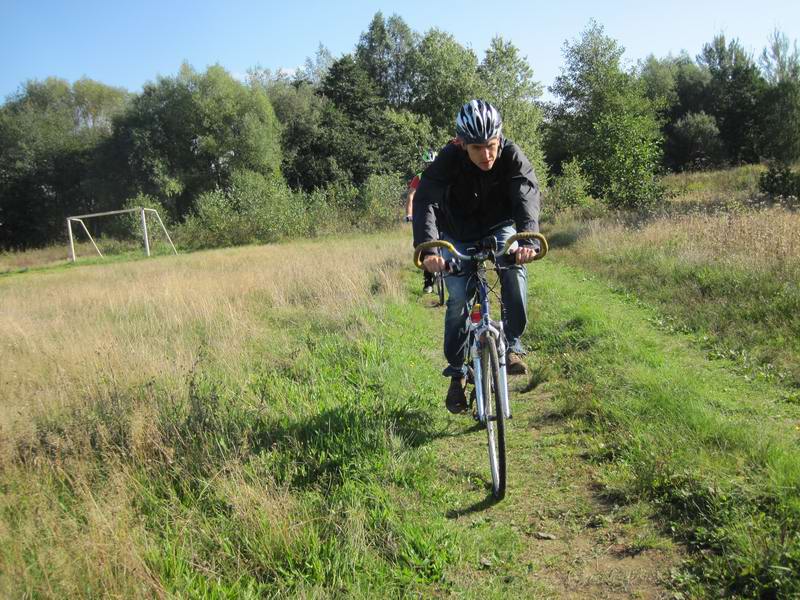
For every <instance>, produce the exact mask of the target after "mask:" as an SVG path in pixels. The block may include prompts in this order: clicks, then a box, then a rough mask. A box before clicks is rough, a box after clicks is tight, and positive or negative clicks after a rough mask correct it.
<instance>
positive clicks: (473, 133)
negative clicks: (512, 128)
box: [456, 100, 503, 144]
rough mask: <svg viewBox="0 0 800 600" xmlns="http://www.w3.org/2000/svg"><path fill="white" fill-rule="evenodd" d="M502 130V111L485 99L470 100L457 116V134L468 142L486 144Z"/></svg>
mask: <svg viewBox="0 0 800 600" xmlns="http://www.w3.org/2000/svg"><path fill="white" fill-rule="evenodd" d="M502 130H503V118H502V117H501V116H500V113H499V112H498V111H497V109H496V108H495V107H494V106H492V105H491V104H489V103H488V102H484V101H483V100H470V101H469V102H467V103H466V104H465V105H464V106H462V107H461V110H460V111H458V115H457V116H456V134H457V135H458V137H460V138H461V139H462V140H464V141H465V142H466V143H467V144H485V143H486V142H488V141H489V140H491V139H492V138H496V137H499V136H500V134H501V133H502Z"/></svg>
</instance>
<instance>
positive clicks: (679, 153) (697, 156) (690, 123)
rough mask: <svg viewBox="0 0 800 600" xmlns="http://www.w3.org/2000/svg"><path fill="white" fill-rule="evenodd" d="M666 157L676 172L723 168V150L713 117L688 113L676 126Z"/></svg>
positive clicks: (701, 112) (700, 113)
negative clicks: (677, 170) (678, 170)
mask: <svg viewBox="0 0 800 600" xmlns="http://www.w3.org/2000/svg"><path fill="white" fill-rule="evenodd" d="M667 154H668V155H669V156H670V157H671V159H672V161H673V162H674V166H675V167H676V168H679V169H691V170H705V169H708V168H711V167H715V166H719V165H720V164H722V162H723V160H724V155H725V147H724V145H723V143H722V138H720V136H719V127H717V121H716V120H715V119H714V117H713V116H711V115H707V114H706V113H705V112H703V111H700V112H699V113H689V114H687V115H685V116H683V117H681V118H680V119H678V121H677V122H676V123H675V125H674V127H673V130H672V135H671V136H670V138H669V150H668V152H667Z"/></svg>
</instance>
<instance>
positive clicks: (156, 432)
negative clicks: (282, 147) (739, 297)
mask: <svg viewBox="0 0 800 600" xmlns="http://www.w3.org/2000/svg"><path fill="white" fill-rule="evenodd" d="M553 237H558V236H553ZM357 241H358V240H355V241H354V240H352V239H351V240H349V242H348V243H349V244H350V246H347V247H346V248H345V247H344V246H342V248H343V250H342V252H347V253H349V254H347V256H349V257H350V260H353V261H357V260H360V258H359V257H360V256H361V255H360V253H359V250H358V249H359V248H360V247H361V245H359V244H358V243H357ZM372 242H374V239H373V238H369V239H367V238H365V239H364V243H363V244H362V245H363V246H364V247H370V246H371V244H372ZM388 243H389V244H397V246H398V247H399V246H400V245H401V244H402V245H403V247H405V243H406V242H405V241H402V242H401V241H399V237H398V239H394V238H392V239H391V240H389V241H388ZM336 244H337V242H336V241H333V240H329V241H327V242H325V243H320V244H319V245H318V246H316V245H310V246H309V245H306V246H304V247H303V255H304V256H305V255H309V254H313V253H315V252H316V253H319V254H318V256H319V257H321V256H322V253H323V252H324V253H326V254H329V253H331V251H332V250H331V249H332V248H333V249H336V248H337V247H336V246H335V245H336ZM351 246H352V247H351ZM291 249H292V246H291V245H287V246H286V247H285V248H281V249H280V251H281V253H284V252H285V251H288V252H289V254H291ZM256 252H262V251H261V250H260V249H258V248H252V249H248V248H240V249H236V250H231V251H219V252H209V253H204V254H203V255H202V256H201V255H198V256H196V257H189V258H186V257H182V258H183V259H185V260H186V261H188V262H185V263H184V262H180V264H179V265H178V264H176V263H175V262H174V261H172V260H166V259H164V260H163V261H162V262H160V263H157V262H153V263H142V262H141V261H137V263H136V264H135V265H132V266H131V268H133V269H137V270H136V273H139V271H138V269H140V268H144V266H143V265H145V264H146V265H147V269H148V271H147V272H148V273H151V277H152V280H154V281H156V282H160V283H162V284H164V283H165V278H163V277H159V276H158V275H159V273H162V272H163V273H165V274H166V272H167V271H169V270H171V269H172V270H174V271H176V272H177V271H186V270H189V272H190V273H191V272H192V271H191V270H190V269H193V268H197V267H198V265H199V264H202V265H205V267H206V268H210V267H209V265H211V264H212V263H213V265H214V267H213V268H214V269H215V272H217V271H218V272H219V273H231V275H230V277H233V275H232V272H233V268H232V266H233V265H234V264H241V263H244V264H249V263H250V262H251V261H252V259H248V256H249V253H253V254H252V255H253V256H256V254H255V253H256ZM409 254H410V253H409ZM257 256H259V257H261V260H263V261H264V262H265V265H267V266H265V267H264V269H266V268H272V266H271V265H270V264H269V262H268V259H267V258H265V257H268V256H271V255H269V254H263V253H262V254H258V255H257ZM578 258H580V257H578V256H576V255H575V254H573V253H572V252H571V251H570V250H567V249H565V248H564V247H563V246H562V247H561V248H558V247H555V248H554V249H553V252H552V255H551V256H550V257H548V259H547V260H545V261H542V262H541V263H537V264H535V265H532V266H531V277H530V281H531V286H530V302H529V307H530V317H531V323H530V326H529V328H528V330H527V332H526V334H525V338H524V341H525V343H526V344H527V345H528V346H529V347H531V348H532V350H533V353H532V355H531V356H529V358H528V359H527V360H528V363H529V365H530V367H531V374H530V376H529V377H527V378H523V379H522V380H519V379H515V380H512V402H513V403H514V409H515V417H514V419H513V420H512V421H511V422H510V424H509V429H508V431H509V433H508V436H509V437H508V448H509V490H508V495H507V497H506V499H505V500H504V501H503V502H501V503H499V504H494V503H492V502H491V500H490V484H489V481H488V470H487V465H486V462H487V461H486V450H485V438H484V434H483V433H482V432H481V431H479V430H476V429H475V428H474V427H473V426H472V423H471V421H469V419H464V418H461V417H459V418H454V417H451V416H449V415H448V414H447V413H446V411H445V410H444V409H443V406H442V397H443V394H444V389H445V387H446V381H445V380H444V379H443V378H442V377H441V376H440V375H439V372H440V369H441V366H442V364H441V361H442V359H441V357H440V344H441V320H442V311H441V309H433V308H430V307H429V306H428V304H427V302H426V301H425V299H424V298H421V297H420V296H419V294H418V293H412V292H410V291H408V290H409V289H411V288H414V289H416V288H418V286H419V277H418V275H417V274H416V273H412V271H411V269H410V267H404V266H398V263H397V262H392V261H391V260H386V261H384V262H381V263H380V265H378V267H380V268H379V269H378V268H377V267H376V268H375V271H376V276H375V277H373V278H367V279H365V280H364V286H365V287H366V288H368V290H365V291H364V295H365V296H366V297H368V300H357V301H356V300H354V301H353V303H352V304H347V302H345V301H342V302H339V303H327V304H326V303H324V302H322V303H321V302H320V301H319V297H320V296H319V294H320V292H319V290H313V289H299V288H298V289H294V288H291V290H290V291H291V293H289V292H286V293H285V294H284V295H277V296H274V298H284V299H285V300H284V303H279V302H278V301H277V300H270V299H269V298H270V297H271V296H268V295H266V291H265V289H264V288H259V287H246V286H242V287H241V288H236V290H239V289H241V290H249V291H245V292H241V293H242V294H244V296H245V297H244V299H243V300H242V301H241V303H240V304H239V305H236V304H235V302H236V299H237V297H238V294H239V292H238V291H237V292H236V294H231V293H230V292H231V290H227V289H226V287H225V283H226V281H227V280H226V278H225V277H221V276H220V277H219V287H218V288H216V287H201V288H199V289H203V290H206V292H207V294H208V297H207V298H205V299H204V303H203V304H198V305H197V307H198V308H197V309H195V310H202V311H205V313H207V314H208V315H211V316H210V317H209V318H212V317H213V318H214V319H215V320H214V321H209V322H208V323H206V322H205V321H202V320H201V319H200V318H199V317H194V311H191V310H190V311H188V312H185V313H175V314H176V315H189V316H191V317H192V318H193V319H194V318H196V322H195V321H193V322H192V323H184V324H183V325H184V326H185V327H184V328H185V329H186V331H183V333H181V331H182V330H181V329H180V328H178V327H177V325H176V324H173V325H172V327H175V329H174V330H171V335H174V336H183V339H184V341H186V340H197V343H198V344H199V345H200V347H199V349H198V351H197V352H196V353H195V356H196V359H195V360H194V362H193V363H192V365H191V366H190V367H189V368H185V367H183V366H179V367H173V365H170V364H164V371H163V373H155V374H154V375H152V377H151V378H150V379H148V380H146V381H141V380H139V379H138V378H135V377H131V378H126V377H124V376H123V375H121V374H120V373H118V372H115V371H114V368H112V367H113V365H112V366H104V363H102V362H99V363H98V365H99V366H98V368H97V371H96V372H92V371H87V373H86V375H85V377H87V378H88V380H87V382H86V385H85V386H76V387H73V388H70V389H73V390H74V393H75V394H78V395H81V394H83V395H85V397H81V398H80V399H73V401H71V402H70V401H63V402H52V401H51V403H50V404H46V403H45V402H46V400H42V399H38V400H36V401H37V402H41V403H42V406H43V410H40V411H38V412H37V411H35V410H33V411H32V412H30V413H26V419H25V424H24V425H23V426H22V427H23V428H24V431H23V432H21V433H20V432H16V431H11V430H9V431H7V432H4V435H3V439H2V440H0V441H2V444H0V491H1V492H2V493H0V595H2V596H5V597H95V596H110V597H120V598H122V597H125V598H130V597H152V596H165V597H194V598H242V597H244V598H248V597H249V598H259V597H298V596H299V597H365V598H366V597H375V596H376V595H377V596H384V597H385V596H388V597H404V596H409V597H429V596H449V595H455V596H459V597H465V598H486V597H498V598H499V597H509V596H511V597H554V596H583V597H601V596H604V595H606V596H607V595H614V594H616V595H618V596H620V597H636V595H641V596H645V597H652V596H658V595H666V594H668V593H670V591H676V590H677V591H680V592H683V593H685V594H687V595H689V596H691V597H709V598H714V597H719V596H721V595H728V596H736V595H738V596H743V597H786V598H788V597H793V596H795V595H797V594H798V593H800V578H798V576H797V575H796V573H798V572H800V537H798V533H797V532H798V530H800V490H798V482H799V481H800V457H798V453H797V450H798V442H799V441H800V434H798V424H799V423H800V405H798V404H797V403H794V402H792V401H791V397H790V396H789V395H787V386H786V385H785V382H781V380H780V379H779V378H776V377H749V378H746V377H745V376H743V373H742V371H741V368H740V367H741V365H740V360H739V359H738V358H737V357H735V356H734V357H732V359H729V358H727V357H715V358H713V359H710V358H709V356H708V349H707V348H704V347H702V345H701V344H700V343H699V342H698V338H697V337H696V333H697V332H696V331H694V330H692V331H690V332H689V333H687V331H689V329H690V328H687V327H684V326H682V325H680V323H679V322H678V321H677V317H675V319H676V320H674V321H666V325H665V321H664V312H663V309H664V307H668V306H670V305H671V304H672V303H674V299H670V297H669V296H666V297H665V299H664V300H663V305H657V306H656V304H655V303H654V302H651V301H649V300H648V301H647V302H644V301H643V300H642V298H647V294H645V293H644V291H643V292H642V293H641V294H640V293H638V292H636V291H633V290H632V289H631V288H623V287H621V286H620V284H619V283H618V282H613V281H610V279H613V275H614V273H615V272H612V271H611V270H609V271H598V270H596V269H594V268H591V269H587V268H583V267H581V266H577V265H578V264H579V260H578ZM315 260H319V258H318V259H315ZM226 261H229V262H226ZM642 262H644V263H645V265H649V266H650V267H652V268H655V267H653V265H656V266H658V265H659V263H657V262H653V263H647V262H646V261H644V259H642ZM587 264H589V265H590V266H592V267H593V266H594V264H595V263H587ZM618 264H620V265H621V264H627V263H626V262H625V261H619V263H618ZM225 265H229V267H228V268H226V267H225ZM102 268H105V267H101V266H98V265H95V266H93V267H92V269H102ZM108 268H109V269H121V268H122V267H121V266H120V265H119V264H115V265H112V266H109V267H108ZM643 268H644V267H643ZM659 268H661V267H659ZM153 269H154V270H155V271H153ZM161 269H163V271H161ZM356 270H357V269H356ZM378 271H380V273H382V274H383V275H384V276H385V275H386V273H389V274H390V275H391V273H394V275H395V276H399V277H400V278H401V279H403V280H404V282H405V283H404V284H405V291H403V292H402V293H401V294H400V295H399V296H398V295H396V294H387V293H386V290H387V289H389V288H391V285H390V283H391V282H388V283H387V280H386V279H385V277H379V276H378V274H379V273H378ZM398 271H399V275H398V274H397V273H398ZM244 272H245V274H246V276H245V277H244V278H243V281H246V282H249V281H251V278H252V276H251V275H248V274H249V273H250V271H247V270H246V271H244ZM76 273H77V272H76ZM312 273H313V272H312ZM658 273H660V271H658ZM70 275H71V273H62V274H61V276H60V278H58V281H56V280H55V279H52V278H50V277H45V276H44V274H41V273H28V274H24V275H20V276H18V277H15V278H12V279H11V280H8V281H5V282H0V283H2V284H3V286H4V287H3V288H2V290H0V293H6V292H9V291H10V290H11V289H12V287H11V286H16V285H19V284H20V282H24V283H25V284H26V285H28V286H33V287H36V286H37V285H38V286H41V291H42V293H41V294H40V296H41V297H43V298H44V297H47V293H46V292H47V291H48V290H50V291H52V290H53V289H55V288H54V287H51V286H56V285H63V284H64V281H63V278H69V276H70ZM257 275H258V276H259V277H260V276H261V275H262V271H260V270H259V271H257ZM640 275H641V274H640ZM76 276H77V275H76ZM174 277H177V275H174ZM126 279H130V277H127V278H123V280H126ZM299 280H300V279H298V281H299ZM312 280H313V278H312V279H302V281H312ZM148 281H150V280H148ZM181 281H183V280H178V279H176V280H175V282H173V283H171V285H173V286H174V287H173V288H172V289H173V292H172V294H173V296H177V293H176V292H175V290H177V289H179V286H180V285H183V284H182V283H180V282H181ZM325 281H328V284H330V280H325ZM630 281H631V282H633V281H636V278H635V277H632V278H631V279H630ZM707 281H708V282H709V284H708V288H709V289H710V290H717V289H718V288H719V287H720V285H721V283H720V281H722V280H719V279H714V278H710V279H708V280H707ZM59 282H61V283H59ZM120 285H121V284H120ZM238 285H241V284H238ZM387 286H388V288H387ZM631 287H633V286H632V284H631ZM642 289H643V290H645V289H646V288H642ZM652 289H654V290H655V289H656V286H655V285H653V287H652ZM97 293H98V294H99V297H101V298H102V297H103V295H102V293H100V292H97ZM140 293H141V292H140ZM9 297H10V296H9ZM29 297H30V298H32V297H33V296H25V298H29ZM93 297H94V296H93ZM142 297H145V296H142ZM706 297H712V298H713V296H708V295H707V296H706ZM107 302H110V303H112V304H113V306H111V307H110V308H111V309H113V310H110V314H112V315H113V318H114V322H117V321H124V320H125V317H126V315H128V316H129V318H130V319H132V320H135V319H138V318H143V317H142V315H140V314H139V313H137V311H140V312H141V311H142V310H144V309H143V307H146V306H147V305H146V304H142V302H143V301H142V300H138V301H137V302H129V296H128V295H127V294H124V293H121V294H119V297H118V299H116V297H115V299H109V300H107ZM181 302H182V303H184V304H187V305H188V300H182V301H181ZM713 303H714V302H711V303H710V304H713ZM219 306H221V307H224V308H225V310H222V311H219V312H215V311H214V310H212V309H213V308H217V307H219ZM63 310H66V308H64V309H63ZM698 310H701V311H702V310H705V307H701V308H700V309H698ZM237 311H241V312H237ZM144 312H145V313H146V312H147V311H144ZM37 314H38V313H37ZM143 314H144V313H143ZM747 314H748V313H746V312H744V311H743V310H736V311H734V312H732V313H730V315H731V316H730V317H729V319H730V320H731V321H735V322H740V321H744V320H746V318H745V315H747ZM171 315H172V313H166V317H167V318H171V319H172V320H174V319H175V318H177V317H172V316H171ZM182 318H187V317H182ZM708 318H709V319H710V318H711V317H708ZM204 323H206V324H204ZM241 323H244V324H245V325H246V326H245V325H241ZM673 324H675V326H673ZM212 325H213V327H211V326H212ZM234 326H236V327H237V328H236V329H235V331H237V332H239V335H240V338H241V339H238V340H237V341H238V342H239V344H238V345H234V344H232V343H231V342H229V341H227V339H226V338H224V337H219V332H218V331H216V330H217V329H218V330H220V331H225V330H228V329H231V328H233V327H234ZM209 327H211V328H212V329H214V332H211V331H206V329H208V328H209ZM42 339H44V338H42ZM215 340H223V341H219V342H216V343H215ZM45 345H46V342H45V341H42V340H41V339H40V338H35V344H33V342H32V346H37V347H39V346H41V347H45ZM223 351H230V352H233V351H236V352H237V354H235V357H234V360H235V361H236V364H235V366H233V367H232V366H231V365H229V364H228V361H227V360H226V357H225V356H220V355H219V353H220V352H223ZM30 360H31V361H32V360H34V359H33V358H31V359H30ZM166 362H168V361H165V363H166ZM23 364H28V365H33V364H34V363H32V362H28V363H23ZM113 364H114V365H115V364H116V363H113ZM31 368H33V367H31ZM115 368H119V366H117V367H115ZM43 373H44V371H43ZM92 378H94V379H96V380H97V381H94V380H92ZM101 384H102V385H101ZM19 389H27V388H19ZM53 393H54V392H53ZM31 402H32V403H33V402H34V400H32V401H31ZM6 433H7V435H6ZM682 558H684V559H685V562H684V563H683V564H680V563H681V559H682ZM624 565H634V566H633V567H632V568H631V569H630V570H628V571H625V570H624V568H623V567H624ZM670 572H672V575H670Z"/></svg>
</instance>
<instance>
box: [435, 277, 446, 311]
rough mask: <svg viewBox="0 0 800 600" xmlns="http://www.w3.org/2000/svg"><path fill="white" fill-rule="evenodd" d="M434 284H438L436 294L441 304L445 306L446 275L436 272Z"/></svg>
mask: <svg viewBox="0 0 800 600" xmlns="http://www.w3.org/2000/svg"><path fill="white" fill-rule="evenodd" d="M434 285H435V286H436V296H437V297H438V298H439V306H444V277H442V274H441V273H437V274H436V277H435V278H434Z"/></svg>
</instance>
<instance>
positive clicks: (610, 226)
mask: <svg viewBox="0 0 800 600" xmlns="http://www.w3.org/2000/svg"><path fill="white" fill-rule="evenodd" d="M579 227H580V229H581V233H580V234H579V236H580V238H581V242H580V245H579V246H578V247H577V248H576V251H578V252H580V253H582V254H592V255H596V256H602V255H604V254H607V253H608V252H609V250H613V251H614V252H623V251H625V250H626V249H631V248H639V247H649V248H652V249H653V250H654V251H655V250H656V249H660V252H662V253H664V254H669V255H670V256H672V257H673V258H674V259H675V260H677V261H679V262H681V263H684V264H686V265H698V266H699V265H704V264H714V265H723V266H729V267H732V268H736V269H737V270H744V271H760V272H763V271H768V272H771V273H775V274H777V275H780V276H785V277H787V278H790V277H792V276H794V275H795V274H797V273H798V272H799V271H800V213H797V212H792V211H788V210H785V209H783V208H780V207H774V208H768V209H765V210H758V211H757V210H741V211H739V212H718V213H713V214H710V213H704V212H694V213H690V214H683V215H672V216H668V217H662V218H659V219H655V220H652V221H649V222H647V223H644V224H643V225H641V226H639V227H636V228H632V227H630V226H628V225H626V224H623V223H620V222H611V221H607V220H595V221H590V222H587V223H583V224H580V225H579Z"/></svg>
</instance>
